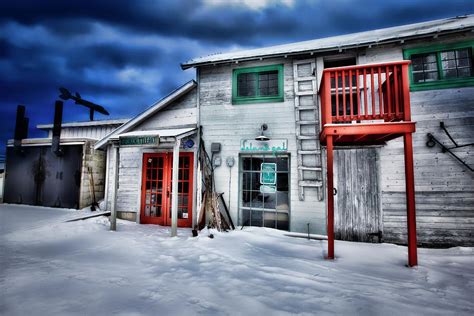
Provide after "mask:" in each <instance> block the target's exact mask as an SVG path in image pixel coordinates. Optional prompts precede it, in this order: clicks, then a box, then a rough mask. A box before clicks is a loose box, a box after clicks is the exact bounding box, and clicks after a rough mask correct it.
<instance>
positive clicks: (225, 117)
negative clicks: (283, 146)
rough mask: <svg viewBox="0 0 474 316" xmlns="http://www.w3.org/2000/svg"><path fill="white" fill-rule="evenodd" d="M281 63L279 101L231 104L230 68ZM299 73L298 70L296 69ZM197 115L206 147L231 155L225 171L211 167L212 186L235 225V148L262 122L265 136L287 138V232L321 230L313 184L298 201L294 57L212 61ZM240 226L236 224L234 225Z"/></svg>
mask: <svg viewBox="0 0 474 316" xmlns="http://www.w3.org/2000/svg"><path fill="white" fill-rule="evenodd" d="M274 64H283V65H284V102H276V103H256V104H239V105H233V104H232V70H233V69H235V68H241V67H252V66H262V65H274ZM301 71H302V70H301ZM199 73H200V77H199V89H200V100H199V101H200V118H201V126H202V127H203V138H204V141H205V146H206V148H207V150H208V151H209V150H210V144H211V143H213V142H219V143H221V144H222V147H221V153H220V156H221V157H222V161H223V162H225V159H226V158H227V157H234V158H235V161H236V164H235V165H234V167H232V169H231V170H230V171H229V168H228V167H227V166H226V165H225V163H223V165H222V166H221V167H218V168H216V170H215V179H216V188H217V191H219V192H224V198H225V200H226V202H227V201H228V199H229V181H230V194H231V196H230V206H229V210H230V212H231V216H232V218H233V220H234V222H235V223H239V222H238V216H239V214H238V206H239V202H238V199H239V185H240V183H239V163H240V161H239V152H240V140H241V139H253V138H255V136H257V135H258V134H259V132H260V130H259V128H260V125H261V124H263V123H266V124H267V125H268V130H267V131H266V132H265V135H267V136H269V137H270V138H272V139H278V138H284V139H288V147H289V148H288V152H289V154H290V170H291V173H290V199H291V201H290V230H291V231H300V232H306V231H307V229H308V226H307V223H310V232H311V233H318V234H324V233H325V231H326V228H325V225H326V220H325V204H324V202H319V201H318V199H317V190H316V189H315V188H307V189H305V201H299V200H298V173H297V160H296V157H297V155H296V149H297V146H296V125H295V109H294V107H295V105H294V80H293V60H292V59H290V58H288V59H275V60H265V61H264V62H248V63H247V62H246V63H239V64H232V65H217V66H207V67H201V68H200V72H199ZM239 224H240V223H239Z"/></svg>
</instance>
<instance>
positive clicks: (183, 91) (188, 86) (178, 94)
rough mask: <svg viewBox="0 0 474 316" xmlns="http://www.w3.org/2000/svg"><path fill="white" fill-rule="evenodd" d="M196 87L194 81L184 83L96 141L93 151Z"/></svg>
mask: <svg viewBox="0 0 474 316" xmlns="http://www.w3.org/2000/svg"><path fill="white" fill-rule="evenodd" d="M196 86H197V83H196V81H194V80H190V81H188V82H187V83H185V84H184V85H182V86H181V87H179V88H177V89H176V90H174V91H173V92H171V93H170V94H169V95H167V96H166V97H164V98H163V99H161V100H159V101H158V102H155V103H154V104H152V105H151V106H150V107H149V108H148V109H146V110H145V111H144V112H142V113H140V114H138V115H137V116H135V117H134V118H132V119H130V120H128V121H127V123H125V124H123V125H122V126H120V127H118V128H117V129H115V130H114V131H113V132H112V133H110V134H109V135H107V136H105V137H104V138H102V139H101V140H100V141H98V142H97V143H96V145H95V147H94V148H95V149H100V148H102V147H103V146H105V145H106V144H107V142H108V141H109V139H111V138H112V137H114V136H116V135H119V134H123V133H125V132H127V131H129V130H130V129H132V128H133V127H135V126H137V125H138V124H140V123H141V122H143V121H145V120H146V119H147V118H149V117H150V116H152V115H153V114H155V113H156V112H158V111H160V110H161V109H163V108H165V107H166V106H168V105H169V104H170V103H171V102H173V101H175V100H177V99H178V98H180V97H181V96H183V95H185V94H186V93H188V92H189V91H191V90H192V89H194V88H195V87H196Z"/></svg>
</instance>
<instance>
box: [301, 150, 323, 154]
mask: <svg viewBox="0 0 474 316" xmlns="http://www.w3.org/2000/svg"><path fill="white" fill-rule="evenodd" d="M320 153H321V151H319V150H298V154H299V155H319V154H320Z"/></svg>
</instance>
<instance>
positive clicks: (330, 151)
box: [326, 136, 334, 259]
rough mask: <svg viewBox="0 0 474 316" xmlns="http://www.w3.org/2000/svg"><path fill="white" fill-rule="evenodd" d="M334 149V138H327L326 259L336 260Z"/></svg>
mask: <svg viewBox="0 0 474 316" xmlns="http://www.w3.org/2000/svg"><path fill="white" fill-rule="evenodd" d="M333 160H334V147H333V141H332V136H328V138H327V187H328V203H327V208H328V210H327V234H328V254H327V256H326V259H334V192H333V191H334V169H333V168H334V164H333Z"/></svg>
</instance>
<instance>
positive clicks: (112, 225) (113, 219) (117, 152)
mask: <svg viewBox="0 0 474 316" xmlns="http://www.w3.org/2000/svg"><path fill="white" fill-rule="evenodd" d="M114 148H115V164H114V186H113V188H114V192H113V195H112V196H113V197H114V198H113V200H112V212H110V230H117V191H118V187H119V185H118V184H119V166H120V147H119V145H118V144H114Z"/></svg>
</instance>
